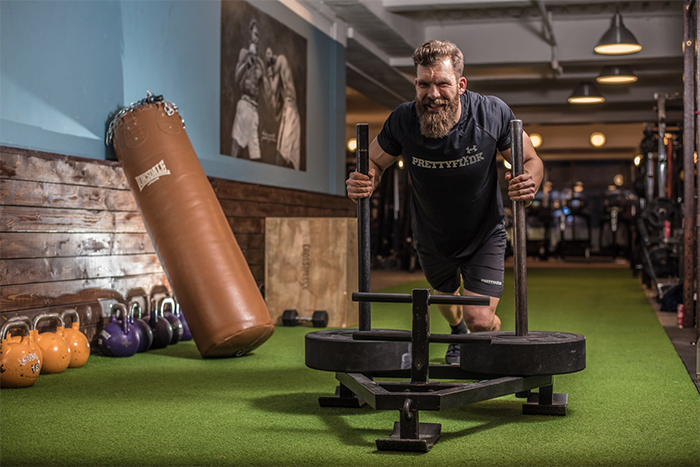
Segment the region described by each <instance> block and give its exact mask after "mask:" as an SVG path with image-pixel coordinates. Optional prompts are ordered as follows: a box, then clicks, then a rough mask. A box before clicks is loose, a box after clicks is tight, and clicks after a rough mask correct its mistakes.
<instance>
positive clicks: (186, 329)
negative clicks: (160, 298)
mask: <svg viewBox="0 0 700 467" xmlns="http://www.w3.org/2000/svg"><path fill="white" fill-rule="evenodd" d="M175 316H177V318H178V319H179V320H180V322H181V323H182V337H181V338H180V340H181V341H191V340H192V333H191V332H190V326H189V325H188V324H187V320H186V319H185V314H184V313H183V312H182V308H180V303H179V302H178V301H175Z"/></svg>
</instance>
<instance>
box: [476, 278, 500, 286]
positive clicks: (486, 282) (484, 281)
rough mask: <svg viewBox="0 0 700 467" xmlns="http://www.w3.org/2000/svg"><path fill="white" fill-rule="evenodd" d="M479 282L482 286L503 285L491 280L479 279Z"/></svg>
mask: <svg viewBox="0 0 700 467" xmlns="http://www.w3.org/2000/svg"><path fill="white" fill-rule="evenodd" d="M481 282H483V283H484V284H491V285H503V282H501V281H492V280H491V279H481Z"/></svg>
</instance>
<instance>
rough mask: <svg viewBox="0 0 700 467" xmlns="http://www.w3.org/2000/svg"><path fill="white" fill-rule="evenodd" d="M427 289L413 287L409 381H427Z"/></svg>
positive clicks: (428, 325) (428, 322)
mask: <svg viewBox="0 0 700 467" xmlns="http://www.w3.org/2000/svg"><path fill="white" fill-rule="evenodd" d="M429 298H430V291H429V290H428V289H413V296H412V299H413V300H412V301H413V307H412V308H413V327H412V332H411V382H412V383H426V382H428V371H429V367H430V365H429V363H428V362H429V357H430V355H429V354H430V352H429V341H430V305H429V303H428V299H429Z"/></svg>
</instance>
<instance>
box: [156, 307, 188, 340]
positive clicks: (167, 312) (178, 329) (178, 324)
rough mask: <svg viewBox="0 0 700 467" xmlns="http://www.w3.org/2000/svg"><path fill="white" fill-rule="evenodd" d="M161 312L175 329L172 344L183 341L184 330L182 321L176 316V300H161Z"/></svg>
mask: <svg viewBox="0 0 700 467" xmlns="http://www.w3.org/2000/svg"><path fill="white" fill-rule="evenodd" d="M160 310H161V312H162V313H163V318H165V319H167V320H168V321H169V322H170V325H171V326H172V328H173V337H172V339H171V340H170V344H171V345H172V344H177V343H178V342H180V339H182V333H183V331H184V329H183V327H182V321H180V318H178V317H177V316H176V315H175V299H173V298H172V297H165V298H162V299H161V300H160Z"/></svg>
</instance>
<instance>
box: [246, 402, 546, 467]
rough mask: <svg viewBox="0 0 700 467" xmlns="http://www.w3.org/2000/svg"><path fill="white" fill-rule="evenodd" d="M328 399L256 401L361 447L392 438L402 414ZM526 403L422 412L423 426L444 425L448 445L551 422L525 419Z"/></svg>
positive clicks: (442, 438) (482, 404)
mask: <svg viewBox="0 0 700 467" xmlns="http://www.w3.org/2000/svg"><path fill="white" fill-rule="evenodd" d="M324 395H326V394H315V393H292V394H276V395H272V396H266V397H261V398H258V399H254V400H253V405H254V406H255V407H256V408H257V409H260V410H264V411H267V412H272V413H282V414H289V415H295V416H304V415H307V416H311V417H315V418H317V419H319V420H321V421H322V422H323V424H324V425H325V426H326V429H327V430H328V431H330V432H331V433H334V434H335V435H336V437H337V438H338V440H339V441H340V442H341V443H342V444H345V445H348V446H357V447H369V446H373V445H374V443H373V440H374V439H376V438H386V437H389V436H390V435H391V431H392V429H393V423H394V421H397V420H398V413H395V411H376V410H374V409H372V407H370V406H369V405H365V406H363V407H361V408H355V409H350V408H330V407H320V406H319V405H318V397H319V396H324ZM522 403H523V400H522V399H518V400H508V399H500V398H499V399H494V400H489V401H482V402H478V403H474V404H470V405H465V406H463V407H458V408H454V409H450V410H445V411H439V412H427V411H423V412H421V415H422V416H421V420H422V421H423V422H429V423H442V424H443V431H442V434H441V436H440V442H441V443H443V444H444V443H449V442H451V441H456V440H460V441H461V442H463V441H464V439H465V438H467V437H468V436H469V435H474V434H476V433H479V432H482V431H486V430H493V429H496V428H498V427H501V426H504V425H509V424H513V423H519V424H520V423H543V422H546V421H547V420H548V419H551V418H550V417H537V416H526V415H523V414H522ZM396 412H398V411H396ZM380 413H383V414H385V415H382V416H379V417H378V416H377V414H380ZM349 416H351V417H358V418H359V417H363V418H364V417H368V416H371V417H373V418H375V419H376V420H377V422H376V424H375V423H372V425H375V428H372V429H369V430H368V429H365V428H357V427H353V426H351V425H350V424H349V423H348V417H349ZM455 421H456V422H459V421H464V422H465V423H468V424H469V426H467V427H465V428H463V429H459V430H457V431H454V430H452V431H450V429H451V428H454V425H455ZM363 424H367V422H366V421H365V422H364V423H363ZM287 430H288V427H285V428H284V431H287ZM300 431H310V432H319V431H326V430H320V429H319V430H315V429H314V430H308V429H307V430H304V429H300ZM376 452H377V453H380V454H405V453H396V452H385V451H376ZM413 454H415V453H413Z"/></svg>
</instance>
